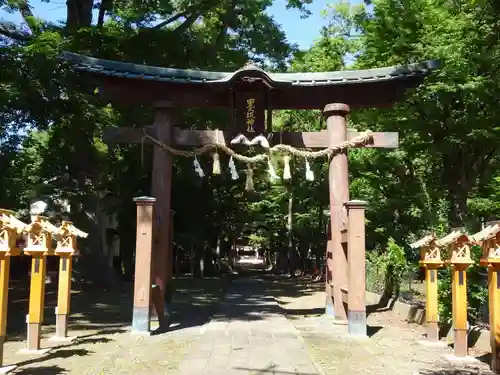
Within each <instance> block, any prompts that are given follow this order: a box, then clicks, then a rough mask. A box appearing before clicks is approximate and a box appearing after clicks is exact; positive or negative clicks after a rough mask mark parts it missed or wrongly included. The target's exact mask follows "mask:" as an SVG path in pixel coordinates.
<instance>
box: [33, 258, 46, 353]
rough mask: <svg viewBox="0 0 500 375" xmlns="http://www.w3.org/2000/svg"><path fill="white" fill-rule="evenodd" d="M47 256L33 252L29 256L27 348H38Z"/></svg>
mask: <svg viewBox="0 0 500 375" xmlns="http://www.w3.org/2000/svg"><path fill="white" fill-rule="evenodd" d="M46 272H47V256H46V255H45V254H33V255H32V257H31V280H30V297H29V312H28V350H39V349H40V333H41V325H42V322H43V310H44V304H45V275H46Z"/></svg>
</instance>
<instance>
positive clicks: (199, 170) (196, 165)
mask: <svg viewBox="0 0 500 375" xmlns="http://www.w3.org/2000/svg"><path fill="white" fill-rule="evenodd" d="M193 165H194V171H195V172H196V173H198V176H200V177H202V178H203V177H205V172H203V168H202V167H201V165H200V162H199V161H198V158H197V157H196V156H195V157H194V161H193Z"/></svg>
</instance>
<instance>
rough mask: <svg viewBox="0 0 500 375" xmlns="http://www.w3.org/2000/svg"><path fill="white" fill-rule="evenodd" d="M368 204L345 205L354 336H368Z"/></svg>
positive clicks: (349, 319)
mask: <svg viewBox="0 0 500 375" xmlns="http://www.w3.org/2000/svg"><path fill="white" fill-rule="evenodd" d="M366 204H367V203H366V202H364V201H359V200H352V201H348V202H346V203H344V205H345V207H346V208H347V215H348V221H349V222H348V227H347V236H348V244H349V247H348V251H349V255H348V259H349V262H348V266H349V283H348V291H349V292H348V295H347V301H348V303H347V308H348V311H347V322H348V327H347V328H348V332H349V334H350V335H352V336H361V337H364V336H366V274H365V270H366V248H365V208H366Z"/></svg>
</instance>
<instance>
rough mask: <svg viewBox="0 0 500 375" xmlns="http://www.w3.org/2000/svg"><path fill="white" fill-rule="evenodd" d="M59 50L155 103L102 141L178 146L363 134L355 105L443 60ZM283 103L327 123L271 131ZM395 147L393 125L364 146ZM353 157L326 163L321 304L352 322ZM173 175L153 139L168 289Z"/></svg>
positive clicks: (309, 141) (318, 142) (113, 97)
mask: <svg viewBox="0 0 500 375" xmlns="http://www.w3.org/2000/svg"><path fill="white" fill-rule="evenodd" d="M62 58H63V59H64V60H65V61H67V62H69V63H71V64H72V67H73V69H74V70H76V71H78V72H80V73H81V74H85V75H86V76H87V78H91V79H93V80H94V82H95V84H96V85H97V86H98V87H99V90H98V91H99V93H100V94H101V95H102V96H103V97H104V98H105V99H106V100H109V101H118V102H121V103H129V104H131V105H138V104H142V105H149V106H151V107H153V109H154V111H155V120H154V123H153V124H152V126H148V127H145V128H134V127H130V128H111V129H108V130H107V131H106V133H105V134H104V140H105V142H107V143H112V142H122V143H140V142H142V141H143V140H144V135H145V134H148V135H149V136H151V137H152V138H154V139H156V140H158V141H159V142H161V143H163V144H166V145H169V146H177V147H194V146H202V145H205V144H210V143H215V142H217V143H224V144H226V145H229V142H230V141H231V140H232V139H233V138H234V137H235V136H237V135H238V134H240V133H243V134H245V135H246V136H247V137H250V138H251V137H252V134H253V135H256V133H257V134H265V136H266V137H267V139H268V140H269V143H270V144H271V145H272V144H276V143H278V141H279V142H280V143H284V144H288V145H291V146H294V147H296V148H311V149H314V148H327V147H330V146H336V145H339V144H341V143H342V142H344V141H346V140H352V139H354V138H356V137H358V136H359V135H360V134H361V133H358V132H357V131H354V130H350V129H348V127H347V116H348V114H349V112H350V108H351V107H352V108H363V107H364V108H367V107H388V106H391V105H392V104H393V103H394V102H396V101H397V100H400V99H401V97H402V95H403V93H404V91H405V90H406V89H407V88H409V87H416V86H418V85H419V84H420V83H421V82H422V81H423V79H424V78H425V76H427V75H428V74H429V73H430V72H431V71H432V70H433V69H435V68H437V67H438V62H437V61H433V60H432V61H425V62H422V63H417V64H410V65H406V66H397V67H387V68H377V69H369V70H358V71H355V70H353V71H338V72H320V73H267V72H265V71H263V70H261V69H259V68H258V67H256V66H254V65H252V64H248V65H246V66H245V67H244V68H242V69H240V70H238V71H236V72H234V73H226V72H207V71H194V70H182V69H169V68H159V67H153V66H146V65H136V64H131V63H124V62H117V61H109V60H103V59H96V58H92V57H88V56H82V55H77V54H73V53H65V54H64V55H63V56H62ZM180 108H226V109H227V111H228V120H227V124H226V126H225V129H224V130H223V131H220V130H186V129H182V128H181V127H180V126H179V125H180V122H179V113H178V109H180ZM281 109H320V110H323V113H324V116H325V118H326V127H327V129H326V130H324V131H320V132H300V133H299V132H296V133H294V132H279V133H278V132H275V133H273V132H272V111H273V110H281ZM220 128H223V126H220ZM397 146H398V134H397V133H373V138H372V143H371V144H370V145H368V146H367V147H379V148H395V147H397ZM347 161H348V157H347V152H342V153H340V154H337V155H335V156H334V157H333V158H331V160H330V167H329V186H330V189H329V191H330V193H329V195H330V217H331V225H330V227H331V238H332V241H331V245H332V246H331V248H328V249H327V250H326V252H327V254H326V255H327V256H326V258H327V284H326V292H327V301H326V307H325V312H326V314H328V315H332V316H335V318H336V319H338V320H341V321H346V320H347V316H348V313H347V312H346V310H345V308H344V305H343V303H342V288H344V289H345V287H346V286H347V285H348V272H347V251H346V250H344V248H343V246H342V242H343V241H342V238H341V237H342V236H341V232H342V231H343V230H344V231H345V229H346V227H347V217H346V215H347V214H346V209H345V207H344V203H346V202H347V201H349V183H348V165H347V164H348V163H347ZM171 182H172V157H171V155H170V154H169V153H167V152H165V151H164V150H163V149H161V148H160V147H157V146H155V147H154V152H153V173H152V187H151V196H152V197H154V198H156V202H155V208H154V209H155V218H156V220H155V222H154V228H153V232H154V234H153V238H155V237H156V241H154V244H153V254H154V259H155V262H154V266H153V269H152V277H153V282H155V283H156V284H157V285H159V287H160V288H161V290H162V292H163V294H164V295H165V291H166V289H168V288H167V286H168V284H169V282H170V280H171V277H172V264H173V259H172V246H171V244H172V238H171V231H170V230H169V227H170V222H171V217H170V209H171ZM352 255H353V254H351V256H352ZM350 261H351V262H365V259H364V257H361V258H360V259H358V258H356V259H350ZM148 274H149V269H147V267H145V268H144V269H140V270H139V269H137V270H136V273H135V280H136V283H137V282H140V280H141V278H143V277H146V275H148ZM148 277H149V276H148ZM148 280H149V278H148ZM330 285H333V288H330ZM331 289H332V290H333V292H331V291H330V290H331ZM137 308H138V307H137ZM134 309H136V307H134ZM139 315H141V314H138V315H137V316H139ZM142 315H143V316H144V319H146V317H145V315H144V314H142ZM349 315H350V314H349ZM362 315H363V314H361V315H360V314H352V316H355V317H356V319H361V320H364V321H365V322H366V314H365V315H364V317H363V316H362ZM134 316H135V314H134ZM142 326H145V325H142Z"/></svg>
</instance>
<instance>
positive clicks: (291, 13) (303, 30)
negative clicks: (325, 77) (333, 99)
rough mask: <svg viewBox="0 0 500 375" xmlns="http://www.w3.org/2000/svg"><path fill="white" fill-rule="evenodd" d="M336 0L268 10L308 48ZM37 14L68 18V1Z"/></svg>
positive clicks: (36, 4) (2, 16)
mask: <svg viewBox="0 0 500 375" xmlns="http://www.w3.org/2000/svg"><path fill="white" fill-rule="evenodd" d="M335 2H336V1H335V0H313V2H312V4H310V5H309V6H308V9H309V10H310V11H311V12H312V15H311V16H309V17H308V18H306V19H301V18H300V14H299V12H298V11H295V10H287V9H286V8H285V5H286V0H275V1H274V4H273V5H272V6H271V7H270V8H269V10H268V12H269V14H270V15H272V16H273V17H274V19H275V21H276V22H277V23H279V24H280V25H281V26H282V27H283V29H284V31H285V33H286V35H287V38H288V40H289V41H290V42H292V43H297V44H298V45H299V47H300V48H303V49H305V48H308V47H309V46H311V44H312V43H313V42H314V40H315V39H316V38H317V37H318V36H319V31H320V30H321V27H322V26H324V25H325V24H326V20H325V19H324V18H323V17H321V11H323V10H325V9H326V8H327V4H329V3H335ZM360 2H361V0H356V1H351V3H353V4H355V3H360ZM30 4H31V5H32V7H33V12H34V14H35V16H37V17H40V18H42V19H45V20H50V21H53V22H56V21H59V20H64V19H65V18H66V1H65V0H50V2H49V3H46V2H42V1H41V0H31V1H30ZM0 20H7V21H12V22H15V23H19V22H20V21H21V16H20V15H19V14H17V13H14V14H9V13H7V12H5V11H3V10H0Z"/></svg>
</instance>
